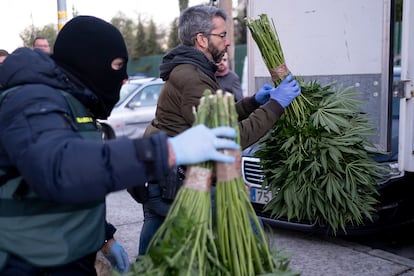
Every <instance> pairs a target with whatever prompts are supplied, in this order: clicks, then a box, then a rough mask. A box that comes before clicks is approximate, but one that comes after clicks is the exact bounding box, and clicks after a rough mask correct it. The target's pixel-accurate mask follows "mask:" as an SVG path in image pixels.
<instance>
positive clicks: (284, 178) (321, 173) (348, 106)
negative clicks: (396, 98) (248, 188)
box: [256, 80, 387, 233]
mask: <svg viewBox="0 0 414 276" xmlns="http://www.w3.org/2000/svg"><path fill="white" fill-rule="evenodd" d="M299 82H300V84H301V89H302V94H301V96H300V97H298V98H297V99H296V100H295V102H296V105H291V106H289V107H288V108H287V109H286V110H285V112H284V114H283V115H282V116H281V117H280V119H279V121H278V122H277V124H276V125H275V126H274V128H273V129H272V131H271V132H270V133H269V134H268V135H267V136H266V137H265V138H264V139H263V140H262V141H261V142H260V149H259V150H258V152H257V153H256V156H257V157H259V158H260V159H261V165H262V167H263V169H264V173H265V176H266V179H265V182H264V184H263V185H265V186H269V187H270V189H271V191H272V194H273V198H272V200H271V201H270V202H269V203H268V204H267V205H266V207H265V210H267V211H271V214H272V216H273V217H275V218H281V217H283V218H287V219H288V220H293V219H294V220H298V221H309V222H317V223H319V224H322V225H323V224H327V225H329V226H330V227H331V229H332V230H333V232H334V233H336V232H337V230H338V229H339V228H341V229H342V230H344V231H346V229H345V228H346V226H347V225H360V224H363V223H364V222H366V221H367V220H371V219H372V217H371V214H372V213H373V212H374V211H375V210H374V205H375V204H376V203H377V200H376V194H377V191H376V189H375V185H376V183H377V181H378V179H379V178H380V177H381V176H382V175H383V173H384V172H386V171H387V169H386V168H385V167H384V166H382V165H381V164H379V163H377V162H375V161H374V160H373V159H372V154H373V152H371V151H370V149H373V148H374V147H373V145H372V144H371V143H370V142H369V140H368V137H369V136H370V135H372V134H373V127H372V124H371V123H370V122H369V120H368V116H367V115H366V114H365V113H363V112H362V111H361V110H360V108H359V106H360V104H361V102H360V101H359V100H358V98H357V94H356V93H355V92H354V91H352V90H351V89H350V88H345V89H343V88H341V87H339V88H338V87H336V88H335V87H334V85H333V84H328V85H326V86H322V85H320V84H319V83H318V82H316V81H313V82H309V83H304V82H303V81H302V80H299Z"/></svg>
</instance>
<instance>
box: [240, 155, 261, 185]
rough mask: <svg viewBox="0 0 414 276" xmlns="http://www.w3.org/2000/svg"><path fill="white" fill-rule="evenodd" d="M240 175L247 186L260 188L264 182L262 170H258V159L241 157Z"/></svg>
mask: <svg viewBox="0 0 414 276" xmlns="http://www.w3.org/2000/svg"><path fill="white" fill-rule="evenodd" d="M242 173H243V179H244V182H246V184H248V185H258V186H261V185H262V183H263V180H264V175H263V170H262V169H261V168H260V159H259V158H255V157H242Z"/></svg>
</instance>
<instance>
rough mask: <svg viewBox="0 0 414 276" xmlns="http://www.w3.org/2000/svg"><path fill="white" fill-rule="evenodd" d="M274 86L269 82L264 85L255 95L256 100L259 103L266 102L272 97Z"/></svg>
mask: <svg viewBox="0 0 414 276" xmlns="http://www.w3.org/2000/svg"><path fill="white" fill-rule="evenodd" d="M272 88H273V86H271V85H269V84H265V85H263V87H262V88H260V90H259V91H257V93H256V94H255V95H254V98H255V100H256V101H257V102H258V103H259V104H265V103H267V101H268V100H269V99H270V91H271V90H272Z"/></svg>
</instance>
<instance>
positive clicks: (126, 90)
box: [115, 82, 142, 106]
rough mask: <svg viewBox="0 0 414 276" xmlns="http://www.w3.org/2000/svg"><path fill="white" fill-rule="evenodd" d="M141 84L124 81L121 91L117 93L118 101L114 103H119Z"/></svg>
mask: <svg viewBox="0 0 414 276" xmlns="http://www.w3.org/2000/svg"><path fill="white" fill-rule="evenodd" d="M140 86H142V83H130V82H128V83H125V84H123V85H122V87H121V91H120V93H119V101H118V102H117V103H116V105H115V106H118V105H120V104H121V103H122V102H123V101H124V100H125V99H126V98H127V97H128V96H129V95H130V94H131V93H132V92H133V91H135V90H136V89H138V88H139V87H140Z"/></svg>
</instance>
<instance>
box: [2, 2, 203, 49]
mask: <svg viewBox="0 0 414 276" xmlns="http://www.w3.org/2000/svg"><path fill="white" fill-rule="evenodd" d="M207 2H208V1H206V0H189V5H190V6H193V5H196V4H202V3H207ZM0 3H1V9H0V34H1V39H0V49H5V50H7V51H9V52H11V51H13V50H14V49H15V48H17V47H20V46H22V45H23V42H22V40H21V39H20V37H19V33H20V32H22V31H23V30H24V29H25V28H26V27H28V26H30V25H31V24H32V22H33V24H34V26H36V27H42V26H44V25H47V24H49V23H55V24H57V0H1V2H0ZM72 7H75V9H76V10H77V11H78V12H79V14H80V15H94V16H97V17H100V18H102V19H104V20H107V21H109V20H110V19H111V18H112V17H114V16H115V15H116V14H117V13H118V11H121V12H123V13H124V14H125V15H126V16H127V17H128V18H131V19H135V18H137V17H138V14H140V15H141V16H143V17H144V18H146V19H151V18H152V19H153V20H154V21H155V22H156V24H159V25H164V26H169V24H170V23H171V21H172V20H173V19H174V18H175V17H177V16H178V15H179V10H178V0H117V1H114V0H106V1H102V0H66V9H67V13H68V20H69V19H70V18H72Z"/></svg>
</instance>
